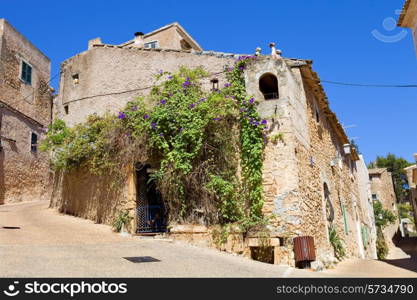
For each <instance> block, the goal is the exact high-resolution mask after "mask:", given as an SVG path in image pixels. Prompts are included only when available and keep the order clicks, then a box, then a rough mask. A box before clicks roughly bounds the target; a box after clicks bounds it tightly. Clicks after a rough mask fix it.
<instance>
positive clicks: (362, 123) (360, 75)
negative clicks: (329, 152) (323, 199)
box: [0, 0, 417, 162]
mask: <svg viewBox="0 0 417 300" xmlns="http://www.w3.org/2000/svg"><path fill="white" fill-rule="evenodd" d="M403 3H404V0H389V1H381V0H349V1H347V0H345V1H343V0H341V1H334V0H299V1H288V0H287V1H283V0H271V1H262V0H260V1H259V0H258V1H233V0H229V1H224V0H223V1H218V0H212V1H195V0H194V1H175V0H166V1H162V0H160V1H150V0H148V1H141V0H129V1H123V0H118V1H114V0H106V1H88V0H72V1H57V0H53V1H51V0H42V1H33V0H30V1H29V0H20V1H10V0H0V18H6V19H8V21H9V22H10V23H12V24H13V25H14V26H15V27H16V28H17V29H18V30H19V31H20V32H21V33H23V34H24V35H25V36H26V37H28V38H29V39H30V40H31V41H32V42H33V43H34V44H35V45H37V46H38V47H39V48H40V49H41V50H42V51H43V52H44V53H45V54H46V55H47V56H49V57H50V58H51V61H52V75H55V74H57V73H58V72H59V64H60V63H61V62H62V61H63V60H65V59H67V58H69V57H71V56H73V55H75V54H77V53H79V52H81V51H84V50H85V49H86V48H87V41H88V40H89V39H91V38H94V37H101V38H102V40H103V42H105V43H121V42H124V41H126V40H129V39H131V38H132V36H133V33H134V32H136V31H143V32H149V31H152V30H154V29H156V28H158V27H160V26H163V25H165V24H168V23H171V22H174V21H178V22H179V23H180V24H182V25H183V26H184V28H185V29H186V30H187V31H188V32H189V33H190V34H191V35H192V36H193V37H194V38H195V39H196V40H197V41H198V42H199V43H200V45H201V46H202V47H203V48H204V49H206V50H218V51H224V52H235V53H253V52H254V49H255V48H256V47H257V46H261V47H262V48H263V49H264V50H265V51H268V50H269V48H268V43H269V42H271V41H275V42H276V43H277V45H278V48H279V49H281V50H282V51H283V55H284V56H286V57H294V58H305V59H312V60H313V61H314V68H315V70H316V71H317V72H318V73H319V75H320V77H321V78H322V79H324V80H333V81H342V82H354V83H378V84H417V57H416V55H415V52H414V49H413V44H412V38H411V34H410V32H408V31H407V35H406V36H405V37H404V38H402V39H400V38H401V37H402V34H403V32H402V29H400V28H393V27H391V26H392V25H393V24H392V19H390V18H395V20H397V18H398V15H396V14H395V11H396V10H398V9H401V8H402V5H403ZM373 30H377V34H379V36H382V35H383V36H382V38H381V37H380V38H379V39H377V38H375V37H374V35H373V34H372V33H371V32H372V31H373ZM397 37H398V39H400V41H398V42H395V43H387V42H384V41H381V39H382V40H385V41H386V40H392V39H396V38H397ZM52 85H53V86H54V87H57V85H58V80H57V78H56V79H55V80H54V81H53V82H52ZM324 87H325V89H326V91H327V94H328V97H329V100H330V103H331V107H332V109H333V110H334V111H335V112H336V113H337V115H338V117H339V120H340V121H341V122H342V123H343V124H345V125H356V127H351V128H349V129H347V133H348V135H349V136H351V137H356V138H358V139H357V140H356V141H357V143H358V144H359V147H360V150H361V152H362V153H363V154H364V155H365V158H366V161H367V162H369V161H371V160H373V159H375V157H376V155H385V154H386V153H388V152H392V153H394V154H396V155H400V156H403V157H405V158H406V159H408V160H410V161H411V160H412V153H413V152H417V130H416V124H417V120H416V119H417V118H416V116H417V89H416V88H414V89H413V88H409V89H400V88H365V87H346V86H336V85H331V84H324Z"/></svg>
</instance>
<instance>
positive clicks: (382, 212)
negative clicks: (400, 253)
mask: <svg viewBox="0 0 417 300" xmlns="http://www.w3.org/2000/svg"><path fill="white" fill-rule="evenodd" d="M374 215H375V225H376V227H377V238H376V250H377V255H378V258H379V259H385V258H386V256H387V254H388V251H389V249H388V245H387V243H386V241H385V238H384V234H383V232H382V229H383V228H384V227H385V226H387V225H389V224H392V223H394V222H395V219H396V218H397V217H396V216H395V215H394V214H393V213H392V212H391V211H390V210H388V209H383V208H382V204H381V202H379V201H375V202H374Z"/></svg>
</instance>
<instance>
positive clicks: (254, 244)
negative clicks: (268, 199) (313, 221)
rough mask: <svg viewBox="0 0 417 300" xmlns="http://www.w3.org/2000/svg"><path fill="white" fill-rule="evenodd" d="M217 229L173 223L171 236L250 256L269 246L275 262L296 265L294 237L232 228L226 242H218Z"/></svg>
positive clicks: (193, 243)
mask: <svg viewBox="0 0 417 300" xmlns="http://www.w3.org/2000/svg"><path fill="white" fill-rule="evenodd" d="M216 230H218V227H214V226H213V227H206V226H202V225H191V224H190V225H172V226H171V228H170V232H169V236H170V237H171V238H173V239H175V240H180V241H186V242H187V243H190V244H192V245H196V246H200V247H201V246H202V247H211V248H216V249H219V250H221V251H225V252H228V253H235V254H239V255H243V256H245V257H248V258H253V257H252V250H253V249H254V248H255V249H256V248H262V247H269V248H272V249H273V255H274V256H273V264H276V265H289V266H295V261H294V252H293V244H292V239H282V238H279V237H277V236H269V237H265V236H263V235H262V234H261V233H251V234H247V235H244V234H242V233H241V232H239V231H238V230H231V232H230V233H229V234H228V235H227V239H226V240H225V241H224V243H218V242H217V241H216V235H217V234H218V232H217V233H216Z"/></svg>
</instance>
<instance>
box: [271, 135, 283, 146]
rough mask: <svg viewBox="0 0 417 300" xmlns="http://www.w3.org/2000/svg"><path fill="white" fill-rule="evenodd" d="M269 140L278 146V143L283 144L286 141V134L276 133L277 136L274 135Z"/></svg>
mask: <svg viewBox="0 0 417 300" xmlns="http://www.w3.org/2000/svg"><path fill="white" fill-rule="evenodd" d="M269 140H270V141H271V142H272V143H273V144H277V143H278V142H283V141H284V134H283V133H282V132H278V133H275V134H273V135H271V136H270V137H269Z"/></svg>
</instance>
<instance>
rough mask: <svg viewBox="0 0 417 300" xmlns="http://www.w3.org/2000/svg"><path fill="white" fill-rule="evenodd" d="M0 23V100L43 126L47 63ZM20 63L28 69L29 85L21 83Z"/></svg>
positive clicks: (47, 119)
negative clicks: (29, 73)
mask: <svg viewBox="0 0 417 300" xmlns="http://www.w3.org/2000/svg"><path fill="white" fill-rule="evenodd" d="M0 23H3V26H2V28H3V30H2V31H0V39H1V41H2V42H1V48H0V74H1V76H0V100H1V101H3V102H5V103H7V104H8V105H10V106H11V107H13V108H15V109H16V110H19V111H20V112H22V113H24V114H25V115H27V116H29V117H31V118H33V119H35V120H36V121H38V122H39V123H41V124H43V125H46V126H47V125H48V124H49V122H50V119H51V93H50V89H49V77H50V61H49V59H48V58H47V57H46V56H45V55H44V54H42V52H40V51H39V50H38V49H37V48H36V47H35V46H33V45H32V44H31V43H30V42H29V41H28V40H27V39H26V38H25V37H23V36H22V35H21V34H20V33H19V32H17V31H16V30H15V29H14V28H13V27H12V26H11V25H10V24H8V23H7V22H6V21H5V20H4V19H3V20H0ZM22 61H24V62H26V63H28V64H29V65H30V66H32V84H28V83H25V82H23V81H22V80H21V71H22V70H21V68H22Z"/></svg>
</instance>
